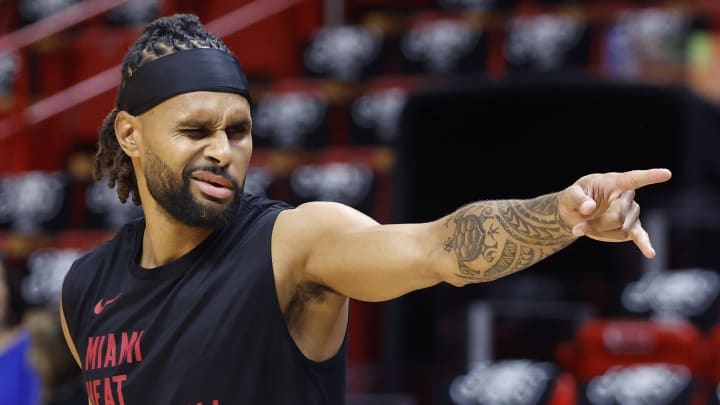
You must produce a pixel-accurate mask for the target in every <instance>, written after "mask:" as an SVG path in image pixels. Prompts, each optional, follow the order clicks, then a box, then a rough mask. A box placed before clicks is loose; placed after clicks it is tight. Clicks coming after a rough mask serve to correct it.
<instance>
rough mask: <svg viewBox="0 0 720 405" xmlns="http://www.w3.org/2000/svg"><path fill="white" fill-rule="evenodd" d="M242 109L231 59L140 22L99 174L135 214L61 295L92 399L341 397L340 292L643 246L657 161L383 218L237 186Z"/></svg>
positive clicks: (344, 301)
mask: <svg viewBox="0 0 720 405" xmlns="http://www.w3.org/2000/svg"><path fill="white" fill-rule="evenodd" d="M250 107H251V105H250V101H249V93H248V87H247V81H246V78H245V76H244V74H243V72H242V69H241V68H240V65H239V64H238V63H237V61H236V59H235V57H234V56H233V55H232V53H231V52H230V51H229V50H228V49H227V47H226V46H225V45H224V44H223V43H222V42H221V41H220V40H219V39H217V38H216V37H214V36H213V35H211V34H209V33H208V32H206V31H205V30H204V28H203V27H202V26H201V24H200V23H199V21H198V20H197V18H196V17H194V16H191V15H175V16H171V17H163V18H160V19H158V20H156V21H154V22H152V23H151V24H149V25H148V26H147V27H146V29H145V30H144V32H143V33H142V35H141V36H140V38H139V39H138V41H137V43H136V44H135V45H134V46H133V47H132V48H131V49H130V50H129V52H128V54H127V56H126V58H125V61H124V63H123V68H122V83H121V86H120V89H119V92H118V98H117V108H115V109H114V110H113V112H112V113H111V114H110V115H109V116H108V118H107V119H106V120H105V121H104V124H103V126H102V129H101V132H100V141H99V150H98V155H97V168H96V173H97V175H98V176H104V175H106V176H108V177H109V184H110V186H111V187H113V186H114V187H117V191H118V194H119V197H120V199H121V200H123V201H126V200H127V199H128V198H132V200H133V201H134V202H135V203H136V204H140V203H142V207H143V210H144V214H145V215H144V218H143V219H140V220H137V221H134V222H132V223H130V224H128V225H127V226H125V227H124V228H123V229H122V230H120V231H119V232H118V234H117V236H116V237H115V238H113V239H112V240H111V241H109V242H107V243H105V244H103V245H102V246H100V247H98V248H97V249H95V250H94V251H92V252H90V253H88V254H86V255H85V256H83V257H82V258H80V259H79V260H77V261H76V262H75V263H74V264H73V266H72V268H71V269H70V271H69V272H68V274H67V276H66V279H65V282H64V284H63V291H62V309H63V311H62V314H63V315H62V320H63V324H64V328H65V334H66V339H67V342H68V345H69V346H70V348H71V350H72V352H73V353H74V356H75V358H76V360H77V362H78V364H79V365H80V367H81V368H82V370H83V376H84V380H85V383H86V387H87V392H88V395H89V397H90V402H91V403H94V404H108V403H115V404H118V403H127V404H153V405H157V404H188V403H192V404H205V405H207V404H222V405H227V404H313V405H314V404H330V405H338V404H343V403H344V398H345V366H346V361H345V354H346V348H347V324H348V300H349V299H350V298H352V299H357V300H364V301H383V300H389V299H392V298H395V297H399V296H401V295H403V294H405V293H408V292H410V291H413V290H417V289H421V288H426V287H430V286H433V285H436V284H438V283H442V282H447V283H450V284H452V285H456V286H462V285H465V284H468V283H476V282H484V281H490V280H493V279H496V278H499V277H503V276H506V275H508V274H511V273H513V272H516V271H519V270H522V269H524V268H527V267H528V266H530V265H532V264H534V263H536V262H538V261H540V260H542V259H544V258H546V257H548V256H550V255H551V254H553V253H555V252H557V251H559V250H561V249H562V248H564V247H566V246H568V245H569V244H571V243H572V242H573V241H575V240H576V239H577V238H578V237H580V236H582V235H585V236H588V237H590V238H593V239H597V240H601V241H608V242H620V241H633V242H634V243H635V244H636V245H637V246H638V248H639V249H640V250H641V252H642V253H643V254H644V255H645V256H646V257H648V258H651V257H653V256H654V255H655V251H654V250H653V247H652V245H651V243H650V240H649V238H648V234H647V233H646V232H645V230H644V229H643V227H642V225H641V223H640V219H639V216H640V207H639V206H638V204H637V203H636V202H635V201H634V190H635V189H637V188H640V187H643V186H645V185H649V184H654V183H660V182H664V181H667V180H669V179H670V176H671V174H670V172H669V171H668V170H665V169H650V170H636V171H630V172H626V173H605V174H591V175H588V176H585V177H582V178H581V179H579V180H578V181H577V182H576V183H575V184H573V185H571V186H569V187H568V188H566V189H564V190H562V191H560V192H557V193H551V194H547V195H543V196H540V197H537V198H534V199H530V200H502V201H480V202H475V203H471V204H468V205H466V206H464V207H462V208H460V209H458V210H457V211H456V212H453V213H451V214H449V215H447V216H446V217H444V218H440V219H438V220H436V221H433V222H428V223H415V224H391V225H380V224H378V223H377V222H375V221H374V220H373V219H371V218H369V217H367V216H365V215H364V214H362V213H360V212H358V211H356V210H354V209H352V208H350V207H347V206H344V205H341V204H337V203H331V202H312V203H307V204H302V205H300V206H298V207H292V206H290V205H288V204H285V203H283V202H278V201H271V200H267V199H264V198H260V197H255V196H251V195H248V194H245V193H243V192H242V186H243V182H244V178H245V175H246V173H247V169H248V165H249V161H250V155H251V151H252V138H251V130H252V119H251V113H250Z"/></svg>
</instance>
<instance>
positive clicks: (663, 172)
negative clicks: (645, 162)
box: [617, 169, 672, 191]
mask: <svg viewBox="0 0 720 405" xmlns="http://www.w3.org/2000/svg"><path fill="white" fill-rule="evenodd" d="M671 177H672V173H671V172H670V170H668V169H646V170H630V171H627V172H624V173H620V174H619V177H618V178H617V186H618V187H619V188H620V189H622V190H623V191H627V190H635V189H638V188H640V187H645V186H647V185H650V184H657V183H664V182H666V181H668V180H670V178H671Z"/></svg>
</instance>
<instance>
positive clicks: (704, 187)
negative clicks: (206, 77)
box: [0, 0, 720, 405]
mask: <svg viewBox="0 0 720 405" xmlns="http://www.w3.org/2000/svg"><path fill="white" fill-rule="evenodd" d="M179 12H182V13H194V14H197V15H198V16H199V17H200V18H201V20H202V21H203V22H204V23H205V25H206V27H207V28H208V30H210V31H211V32H213V33H215V34H216V35H218V36H220V37H221V38H222V39H223V40H224V41H225V42H226V43H227V44H228V45H229V46H230V48H231V49H232V50H233V51H234V53H235V54H236V55H237V56H238V58H239V60H240V62H241V64H242V65H243V67H244V69H245V71H246V73H247V75H248V78H249V79H250V81H251V89H252V91H253V98H254V99H255V100H257V105H256V107H255V109H254V111H253V114H254V118H253V119H254V144H255V152H254V157H253V161H252V162H251V168H250V171H249V173H248V179H247V186H246V188H247V190H248V191H250V192H252V193H256V194H261V195H266V196H268V197H271V198H276V199H281V200H286V201H289V202H291V203H294V204H298V203H301V202H304V201H309V200H332V201H340V202H343V203H346V204H349V205H351V206H353V207H356V208H358V209H359V210H361V211H363V212H365V213H367V214H369V215H371V216H372V217H374V218H375V219H377V220H378V221H380V222H384V223H387V222H417V221H425V220H431V219H435V218H437V217H439V216H442V215H445V214H447V213H449V212H451V211H452V210H454V209H456V208H458V207H459V206H460V205H462V204H464V203H467V202H470V201H473V200H478V199H488V198H525V197H533V196H536V195H538V194H544V193H547V192H551V191H556V190H559V189H561V188H563V187H565V186H567V185H569V184H570V183H571V182H572V181H574V180H575V179H576V178H578V177H579V176H581V175H584V174H587V173H589V172H594V171H622V170H629V169H635V168H649V167H667V168H670V169H672V170H673V172H674V177H673V180H672V181H671V182H669V183H666V184H662V185H658V186H653V187H651V188H648V189H646V190H645V189H643V190H641V191H640V192H639V193H638V196H637V200H638V201H639V202H640V204H641V206H642V220H643V224H644V225H645V227H646V228H647V229H648V231H649V233H650V235H651V238H652V239H653V241H654V245H655V248H656V250H657V251H658V256H657V257H656V258H655V259H653V260H647V259H644V258H643V257H642V255H641V254H640V253H639V251H638V250H637V249H636V248H635V247H634V246H633V245H632V244H603V243H599V242H594V241H591V240H585V239H582V240H579V241H578V242H576V243H575V244H573V245H572V246H570V247H569V248H567V249H566V250H564V251H562V252H560V253H558V254H556V255H555V256H552V257H550V258H548V259H546V260H545V261H543V262H541V263H539V264H538V265H536V266H535V267H534V268H533V269H532V270H526V271H524V272H520V273H516V274H513V275H511V276H508V277H506V278H503V279H501V280H498V281H495V282H492V283H488V284H478V285H471V286H467V287H464V288H460V289H458V288H454V287H451V286H448V285H439V286H436V287H434V288H430V289H427V290H422V291H417V292H414V293H410V294H408V295H406V296H404V297H401V298H398V299H396V300H392V301H389V302H384V303H362V302H355V301H353V302H352V303H351V322H350V341H349V342H350V350H349V373H348V379H349V380H348V388H349V405H365V404H377V405H431V404H432V405H435V404H438V405H531V404H532V405H535V404H537V405H540V404H547V405H574V404H583V405H584V404H588V405H589V404H593V405H600V404H602V405H663V404H692V405H699V404H708V405H710V404H718V403H720V394H719V393H720V388H718V382H720V362H719V361H718V359H720V357H719V356H718V354H720V327H718V325H719V324H718V310H719V309H720V307H719V303H720V298H719V297H718V295H719V292H720V277H719V276H718V270H720V259H719V258H718V257H717V256H716V254H717V253H718V250H717V249H718V246H720V190H719V189H718V184H719V183H718V176H720V159H719V158H718V157H717V156H718V151H720V132H719V131H720V108H719V107H718V102H720V1H719V0H709V1H701V0H685V1H682V0H678V1H659V0H625V1H619V0H618V1H616V0H344V1H340V0H255V1H245V0H234V1H230V0H203V1H196V0H130V1H128V0H0V259H1V261H2V266H1V270H0V275H1V276H2V277H0V281H1V282H0V405H9V404H11V405H21V404H22V405H25V404H28V405H31V404H32V405H36V404H85V403H87V399H86V397H84V395H85V394H84V392H83V391H84V386H83V384H82V382H81V380H80V376H79V374H78V371H77V370H76V367H75V366H74V364H73V362H72V359H71V358H70V357H69V353H67V349H66V348H65V346H64V343H63V341H62V335H61V332H60V328H59V324H58V322H57V313H56V312H57V301H58V297H59V295H58V294H59V290H60V285H61V283H62V279H63V277H64V275H65V272H66V271H67V270H68V268H69V266H70V264H71V263H72V261H73V260H74V259H75V258H77V257H78V256H79V255H81V254H82V253H84V252H85V251H87V250H88V249H91V248H92V247H94V246H96V245H98V244H100V243H102V242H103V241H105V240H107V239H108V238H110V237H111V236H112V235H113V234H114V232H116V231H117V230H118V229H119V227H120V226H121V225H122V224H123V223H124V222H125V221H127V220H128V219H131V218H134V217H137V216H138V215H141V211H140V209H139V208H137V207H134V206H132V205H123V204H121V203H120V202H119V201H118V200H117V197H116V194H115V190H111V189H108V188H107V187H106V185H105V184H103V183H96V182H95V181H94V180H93V177H92V164H93V158H94V153H95V147H96V138H97V131H98V128H99V126H100V123H101V121H102V119H103V118H104V116H105V115H106V114H107V113H108V112H109V111H110V110H111V108H112V106H113V104H114V99H115V92H116V86H117V85H118V82H119V69H120V63H121V62H122V58H123V56H124V54H125V52H126V51H127V49H128V47H129V46H130V44H131V43H132V42H133V41H134V40H135V39H136V38H137V36H138V34H139V32H140V30H141V29H142V26H143V25H144V24H145V23H147V22H149V21H150V20H152V19H154V18H156V17H158V16H161V15H169V14H173V13H179Z"/></svg>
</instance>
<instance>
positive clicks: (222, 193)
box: [196, 180, 233, 200]
mask: <svg viewBox="0 0 720 405" xmlns="http://www.w3.org/2000/svg"><path fill="white" fill-rule="evenodd" d="M196 183H197V185H198V187H200V191H202V192H203V193H204V194H206V195H208V196H210V197H214V198H217V199H219V200H224V199H226V198H230V197H231V196H232V193H233V192H232V190H230V189H229V188H227V187H218V186H214V185H212V184H210V183H207V182H204V181H201V180H197V181H196Z"/></svg>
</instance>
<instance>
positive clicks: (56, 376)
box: [23, 306, 88, 405]
mask: <svg viewBox="0 0 720 405" xmlns="http://www.w3.org/2000/svg"><path fill="white" fill-rule="evenodd" d="M23 324H24V326H25V328H26V330H27V331H28V332H29V334H30V336H31V337H32V344H31V346H30V353H29V354H30V361H31V363H32V365H33V366H34V367H35V369H36V370H37V372H38V374H39V376H40V379H41V387H40V388H41V391H40V392H41V401H40V402H39V403H40V404H41V405H84V404H87V402H88V399H87V395H86V394H85V391H84V385H83V382H82V375H81V373H80V369H79V368H78V367H77V364H76V363H75V359H73V357H72V354H71V353H70V351H69V350H68V348H67V346H66V345H65V340H64V337H63V332H62V327H61V326H60V315H59V311H58V309H57V307H56V306H44V307H38V308H35V309H31V310H29V311H28V312H27V313H26V314H25V317H24V318H23Z"/></svg>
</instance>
